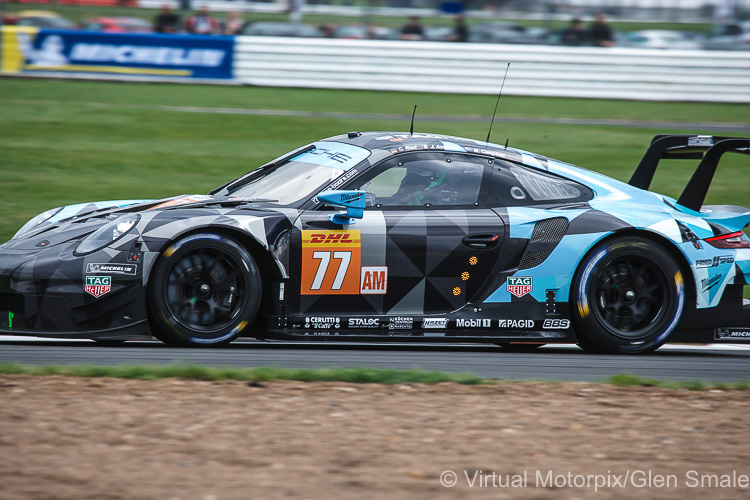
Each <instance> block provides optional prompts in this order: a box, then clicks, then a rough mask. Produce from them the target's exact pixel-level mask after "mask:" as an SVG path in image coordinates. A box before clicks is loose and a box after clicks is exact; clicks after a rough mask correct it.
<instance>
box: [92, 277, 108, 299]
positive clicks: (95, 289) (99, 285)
mask: <svg viewBox="0 0 750 500" xmlns="http://www.w3.org/2000/svg"><path fill="white" fill-rule="evenodd" d="M111 289H112V277H111V276H86V291H87V292H88V293H90V294H91V295H93V296H94V297H96V298H97V299H98V298H99V297H101V296H102V295H104V294H105V293H107V292H109V291H110V290H111Z"/></svg>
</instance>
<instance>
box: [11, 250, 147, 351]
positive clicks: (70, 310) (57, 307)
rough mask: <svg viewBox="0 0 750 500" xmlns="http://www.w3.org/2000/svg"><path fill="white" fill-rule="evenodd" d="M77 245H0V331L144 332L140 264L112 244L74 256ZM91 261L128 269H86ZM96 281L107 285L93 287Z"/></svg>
mask: <svg viewBox="0 0 750 500" xmlns="http://www.w3.org/2000/svg"><path fill="white" fill-rule="evenodd" d="M76 246H77V242H73V243H70V244H63V245H57V246H54V247H51V248H44V249H40V250H36V249H35V250H8V249H2V250H0V334H6V335H7V334H11V335H34V336H55V337H81V338H133V335H138V336H139V337H143V336H144V335H145V336H149V334H148V327H147V326H146V308H145V297H144V296H145V290H144V286H143V277H142V274H141V273H142V269H141V268H142V266H140V265H138V262H128V260H127V259H128V252H116V251H112V249H107V250H102V251H99V252H95V253H93V254H91V255H88V256H85V257H79V256H75V255H74V254H73V250H74V249H75V247H76ZM91 263H107V264H108V265H111V264H117V263H122V264H126V265H128V266H129V267H126V268H125V269H126V270H127V271H128V274H116V273H112V272H111V269H112V268H111V267H110V268H106V269H105V271H106V272H101V269H100V268H97V267H91V266H88V268H87V265H88V264H91ZM120 269H122V268H120ZM87 271H89V272H87ZM130 272H132V274H130ZM92 278H104V279H99V280H96V279H92ZM95 282H96V283H105V284H106V286H102V285H99V286H98V288H96V287H93V286H92V285H91V283H95Z"/></svg>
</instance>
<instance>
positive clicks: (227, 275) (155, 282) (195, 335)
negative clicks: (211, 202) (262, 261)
mask: <svg viewBox="0 0 750 500" xmlns="http://www.w3.org/2000/svg"><path fill="white" fill-rule="evenodd" d="M148 291H149V293H148V298H149V301H148V302H149V326H150V327H151V333H152V334H153V335H154V336H155V337H156V338H158V339H159V340H161V341H162V342H164V343H165V344H169V345H174V346H187V347H215V346H221V345H225V344H228V343H230V342H231V341H232V340H234V339H235V338H237V337H238V336H239V335H240V334H241V333H242V332H243V331H244V330H245V329H246V328H247V327H248V326H249V325H251V324H252V323H253V320H254V319H255V316H256V314H257V313H258V308H259V307H260V300H261V295H262V282H261V277H260V272H259V271H258V266H257V265H256V264H255V260H254V259H253V257H252V256H251V255H250V254H249V253H248V252H247V250H245V249H244V248H243V247H241V246H240V245H239V244H237V243H236V242H235V241H234V240H232V239H230V238H227V237H225V236H222V235H218V234H212V233H200V234H193V235H190V236H186V237H184V238H182V239H180V240H178V241H176V242H174V243H172V245H170V246H169V247H168V248H167V249H166V250H165V251H164V252H162V254H161V256H160V257H159V259H158V261H157V262H156V265H155V266H154V269H153V271H152V272H151V276H150V279H149V284H148Z"/></svg>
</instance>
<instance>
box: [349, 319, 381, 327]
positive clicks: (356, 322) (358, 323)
mask: <svg viewBox="0 0 750 500" xmlns="http://www.w3.org/2000/svg"><path fill="white" fill-rule="evenodd" d="M349 328H380V320H379V319H378V318H349Z"/></svg>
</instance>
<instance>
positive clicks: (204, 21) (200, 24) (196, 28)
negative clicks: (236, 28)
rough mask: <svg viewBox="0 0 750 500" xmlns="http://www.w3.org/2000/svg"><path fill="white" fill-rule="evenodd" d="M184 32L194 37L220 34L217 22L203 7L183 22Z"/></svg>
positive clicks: (206, 8)
mask: <svg viewBox="0 0 750 500" xmlns="http://www.w3.org/2000/svg"><path fill="white" fill-rule="evenodd" d="M185 31H187V32H188V33H193V34H194V35H213V34H216V33H219V32H220V29H219V22H218V21H217V20H216V18H214V17H211V14H210V12H209V11H208V7H206V6H205V5H204V6H203V7H201V8H200V10H198V12H197V13H196V14H195V15H194V16H191V17H188V18H187V19H186V20H185Z"/></svg>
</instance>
